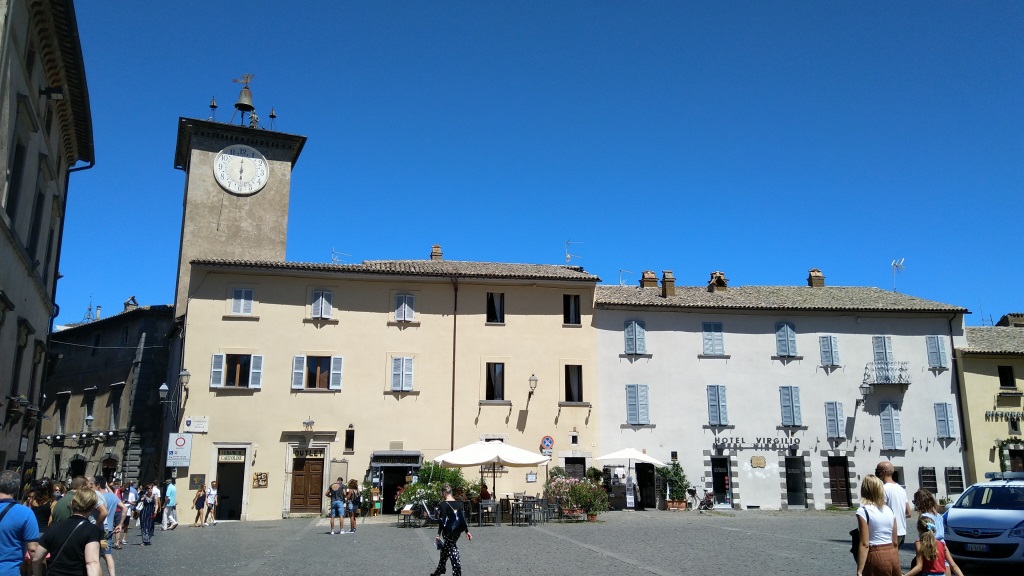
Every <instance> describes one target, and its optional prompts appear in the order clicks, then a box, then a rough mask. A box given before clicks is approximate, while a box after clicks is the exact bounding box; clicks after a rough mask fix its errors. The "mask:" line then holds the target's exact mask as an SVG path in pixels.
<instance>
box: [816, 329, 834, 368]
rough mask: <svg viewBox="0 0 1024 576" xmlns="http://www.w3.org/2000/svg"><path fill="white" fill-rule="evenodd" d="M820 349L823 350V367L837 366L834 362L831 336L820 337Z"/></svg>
mask: <svg viewBox="0 0 1024 576" xmlns="http://www.w3.org/2000/svg"><path fill="white" fill-rule="evenodd" d="M818 348H820V349H821V365H822V366H835V365H836V363H835V362H833V361H832V340H831V339H830V337H829V336H818Z"/></svg>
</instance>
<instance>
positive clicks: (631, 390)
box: [626, 384, 651, 426]
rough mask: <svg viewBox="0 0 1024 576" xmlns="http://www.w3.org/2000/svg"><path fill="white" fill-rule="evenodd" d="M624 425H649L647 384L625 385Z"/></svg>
mask: <svg viewBox="0 0 1024 576" xmlns="http://www.w3.org/2000/svg"><path fill="white" fill-rule="evenodd" d="M626 423H627V424H630V425H633V426H641V425H645V424H650V423H651V422H650V410H649V405H648V402H647V384H626Z"/></svg>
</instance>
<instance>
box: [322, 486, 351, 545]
mask: <svg viewBox="0 0 1024 576" xmlns="http://www.w3.org/2000/svg"><path fill="white" fill-rule="evenodd" d="M345 492H346V490H345V481H344V480H343V479H342V478H341V476H338V481H337V482H333V483H332V484H331V485H330V486H328V487H327V492H326V493H324V496H327V497H328V498H330V499H331V510H330V512H328V516H330V517H331V534H334V519H335V518H337V519H338V524H339V526H338V534H344V533H345V508H346V506H345Z"/></svg>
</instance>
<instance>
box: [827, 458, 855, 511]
mask: <svg viewBox="0 0 1024 576" xmlns="http://www.w3.org/2000/svg"><path fill="white" fill-rule="evenodd" d="M849 475H850V468H849V463H848V462H847V460H846V456H829V457H828V487H829V491H830V492H831V493H832V505H833V506H849V505H850V483H849Z"/></svg>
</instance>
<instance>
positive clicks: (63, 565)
mask: <svg viewBox="0 0 1024 576" xmlns="http://www.w3.org/2000/svg"><path fill="white" fill-rule="evenodd" d="M99 498H100V497H99V494H97V493H96V492H94V491H92V490H90V489H88V488H79V489H78V490H76V491H75V495H74V496H73V497H72V501H71V506H70V507H71V512H72V515H71V517H70V518H68V519H66V520H63V521H61V522H59V523H55V524H53V525H51V526H50V527H49V529H47V530H46V533H45V534H43V536H42V537H41V538H40V539H39V545H38V546H36V549H35V550H34V551H33V552H32V574H33V576H41V575H42V573H43V559H44V558H46V554H47V552H49V554H50V556H51V557H50V560H49V563H48V565H47V566H48V567H47V571H46V576H81V574H82V573H83V571H84V573H85V574H86V575H87V576H102V570H101V569H100V540H102V539H103V532H102V529H101V528H100V527H99V526H97V525H95V524H93V523H92V522H90V521H89V518H88V516H89V514H90V513H91V512H92V511H93V510H95V509H96V506H97V504H98V503H99Z"/></svg>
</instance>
